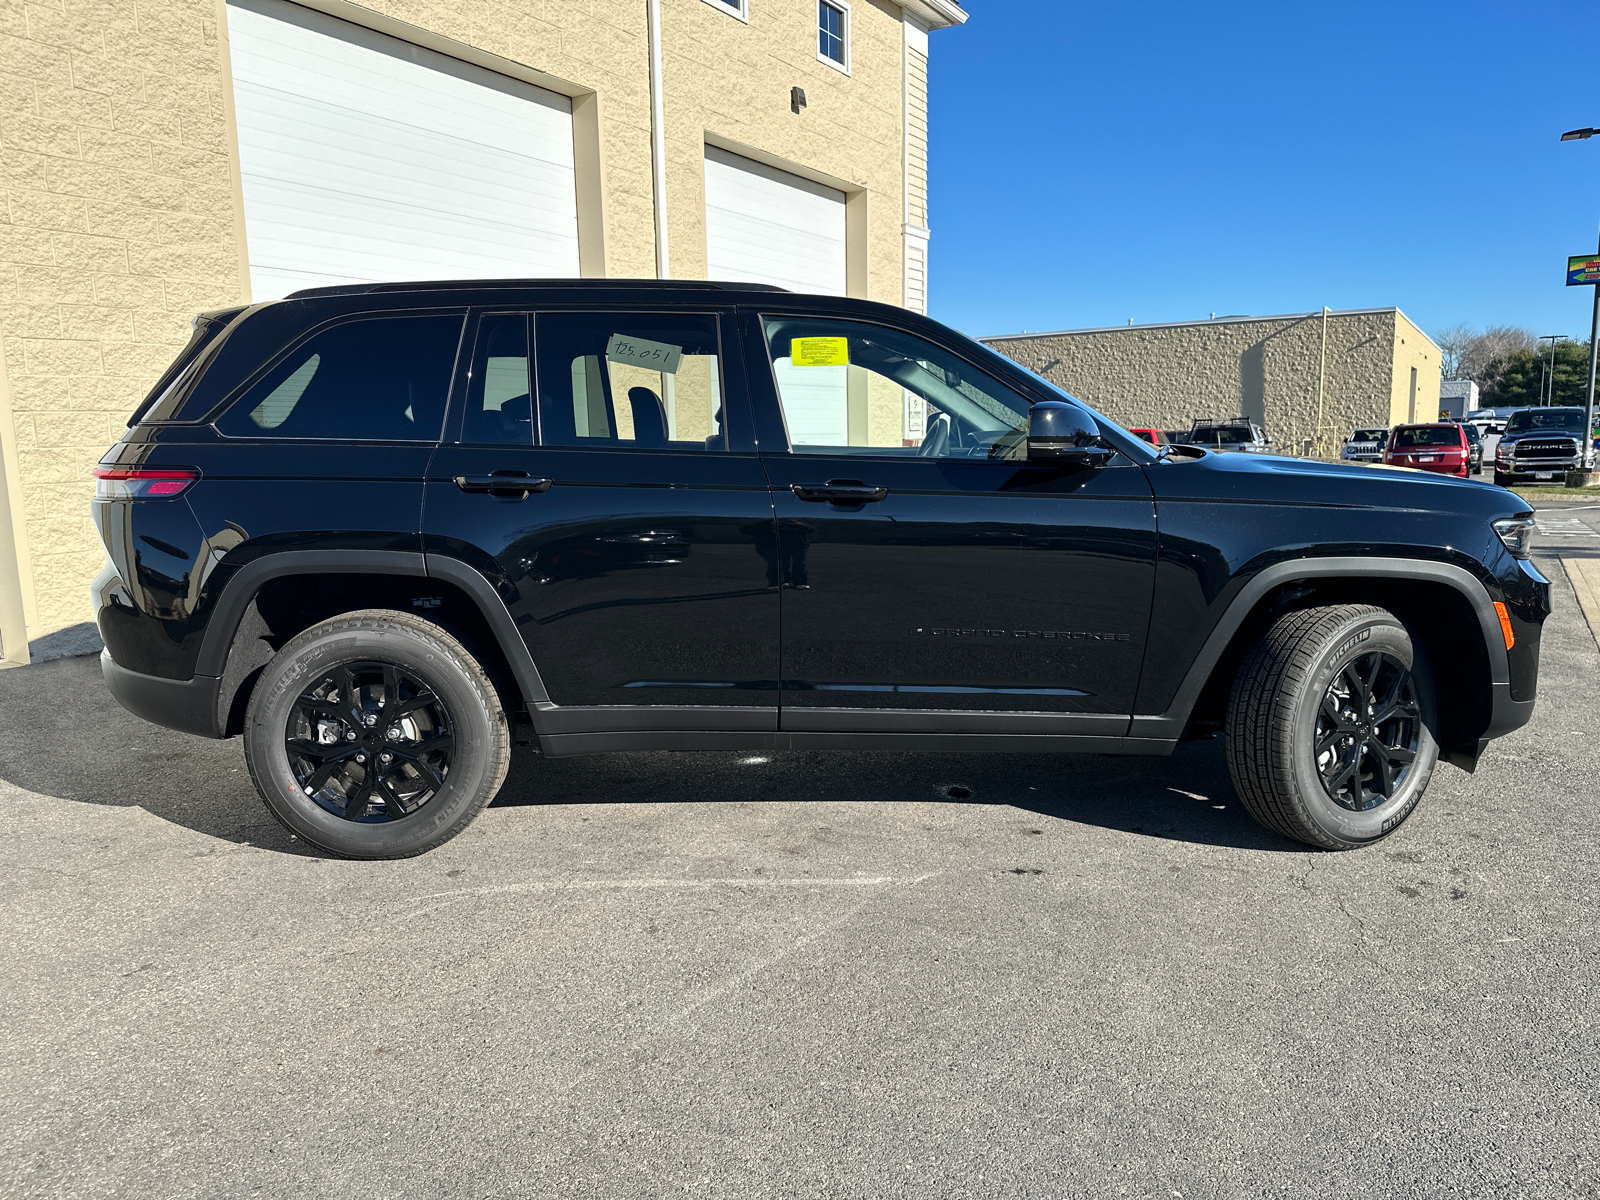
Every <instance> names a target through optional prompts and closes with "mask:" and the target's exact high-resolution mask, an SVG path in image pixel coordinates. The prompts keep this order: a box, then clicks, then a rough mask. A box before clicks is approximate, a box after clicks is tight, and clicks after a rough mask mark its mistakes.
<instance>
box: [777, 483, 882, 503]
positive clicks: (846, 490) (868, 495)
mask: <svg viewBox="0 0 1600 1200" xmlns="http://www.w3.org/2000/svg"><path fill="white" fill-rule="evenodd" d="M789 490H790V491H791V492H793V493H794V494H795V495H796V496H798V497H800V499H802V500H812V501H823V500H826V501H827V502H828V503H829V504H871V503H873V502H874V501H877V500H882V499H883V498H884V497H885V496H887V495H888V494H889V489H888V488H886V487H872V486H870V485H868V484H865V483H862V482H861V481H860V480H859V479H830V480H828V482H827V483H791V484H790V485H789Z"/></svg>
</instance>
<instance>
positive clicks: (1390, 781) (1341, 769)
mask: <svg viewBox="0 0 1600 1200" xmlns="http://www.w3.org/2000/svg"><path fill="white" fill-rule="evenodd" d="M1421 718H1422V709H1421V706H1420V705H1419V704H1418V702H1417V685H1416V682H1415V681H1414V680H1413V679H1412V677H1411V668H1410V667H1408V666H1407V665H1406V664H1405V663H1403V662H1401V661H1400V660H1399V659H1398V658H1396V657H1395V656H1394V655H1392V654H1389V653H1386V652H1384V651H1374V652H1373V653H1371V654H1365V655H1362V656H1361V657H1360V658H1357V659H1355V660H1354V661H1352V662H1349V663H1347V664H1345V666H1344V667H1343V669H1341V670H1340V671H1339V673H1338V674H1337V675H1335V676H1334V678H1333V680H1332V682H1330V683H1329V684H1328V688H1327V691H1326V692H1324V694H1323V697H1322V705H1321V707H1320V709H1319V710H1318V713H1317V732H1316V743H1315V746H1314V748H1313V754H1314V756H1315V759H1316V767H1317V774H1318V776H1320V777H1321V779H1322V787H1323V790H1324V791H1326V792H1327V793H1328V797H1329V799H1331V800H1332V801H1333V802H1334V803H1335V804H1337V805H1339V807H1341V808H1346V809H1349V810H1350V811H1351V812H1365V811H1366V810H1367V809H1369V808H1376V807H1378V806H1379V805H1380V804H1383V803H1384V802H1385V801H1388V800H1392V799H1393V798H1394V797H1395V796H1396V795H1397V794H1398V793H1399V791H1400V789H1401V788H1403V787H1404V786H1405V783H1406V779H1407V776H1408V775H1409V774H1410V771H1411V766H1412V764H1413V763H1414V762H1416V758H1417V745H1418V740H1419V731H1420V729H1421V724H1422V720H1421Z"/></svg>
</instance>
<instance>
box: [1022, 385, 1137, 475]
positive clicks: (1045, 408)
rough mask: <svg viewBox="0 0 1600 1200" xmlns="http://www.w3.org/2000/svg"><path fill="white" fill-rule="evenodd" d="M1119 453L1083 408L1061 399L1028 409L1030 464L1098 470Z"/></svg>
mask: <svg viewBox="0 0 1600 1200" xmlns="http://www.w3.org/2000/svg"><path fill="white" fill-rule="evenodd" d="M1115 453H1116V451H1115V450H1113V449H1112V448H1111V447H1109V446H1107V445H1106V444H1105V441H1104V439H1102V438H1101V436H1100V426H1099V425H1097V424H1095V420H1094V418H1093V417H1091V416H1090V415H1089V414H1088V413H1086V412H1084V411H1083V409H1081V408H1078V407H1077V406H1075V405H1072V404H1067V403H1065V402H1063V401H1060V400H1041V401H1039V402H1038V403H1037V404H1035V405H1033V406H1032V407H1030V408H1029V409H1028V461H1029V462H1040V463H1058V464H1061V465H1064V466H1066V465H1071V466H1092V467H1098V466H1103V465H1104V464H1105V463H1106V462H1107V461H1109V460H1110V458H1111V456H1112V455H1113V454H1115Z"/></svg>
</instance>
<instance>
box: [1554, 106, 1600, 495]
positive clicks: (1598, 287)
mask: <svg viewBox="0 0 1600 1200" xmlns="http://www.w3.org/2000/svg"><path fill="white" fill-rule="evenodd" d="M1597 133H1600V129H1594V128H1589V129H1569V130H1567V132H1565V133H1563V134H1562V135H1561V140H1562V141H1563V142H1586V141H1588V140H1589V139H1590V138H1592V137H1593V136H1594V135H1595V134H1597ZM1593 286H1594V316H1593V318H1592V319H1591V320H1590V322H1589V392H1588V398H1587V400H1586V401H1585V403H1584V406H1583V460H1582V461H1583V469H1584V470H1585V471H1593V470H1594V375H1595V356H1596V354H1597V353H1600V283H1597V284H1594V285H1593Z"/></svg>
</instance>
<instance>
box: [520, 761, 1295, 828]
mask: <svg viewBox="0 0 1600 1200" xmlns="http://www.w3.org/2000/svg"><path fill="white" fill-rule="evenodd" d="M851 801H867V802H872V803H879V804H901V805H908V806H910V805H917V806H923V805H927V804H930V803H931V804H946V805H949V804H957V805H985V806H1005V807H1010V808H1014V809H1017V810H1018V811H1019V812H1020V813H1027V814H1032V816H1034V817H1035V818H1037V822H1035V823H1036V824H1042V823H1043V822H1046V821H1065V822H1071V823H1075V824H1080V825H1093V826H1099V827H1101V828H1106V829H1117V830H1122V831H1123V832H1126V833H1135V834H1143V835H1145V836H1147V837H1154V838H1163V839H1170V840H1174V841H1184V842H1195V843H1201V844H1206V845H1216V846H1230V847H1237V848H1240V849H1251V850H1264V851H1271V852H1294V853H1304V852H1305V850H1306V847H1305V846H1302V845H1300V844H1299V843H1297V842H1292V841H1289V840H1288V839H1286V838H1282V837H1279V836H1278V835H1277V834H1274V833H1272V832H1270V831H1268V830H1266V829H1263V828H1262V827H1261V826H1259V825H1257V824H1256V823H1255V822H1254V821H1252V820H1251V819H1250V818H1249V816H1248V815H1247V814H1246V813H1245V811H1244V809H1243V807H1242V806H1241V805H1240V803H1239V801H1238V799H1237V798H1236V797H1235V796H1234V792H1233V784H1232V782H1231V781H1230V780H1229V778H1228V767H1227V763H1226V761H1225V760H1224V757H1223V746H1222V742H1221V741H1220V739H1219V740H1217V741H1210V742H1196V743H1192V744H1189V745H1184V746H1180V747H1179V748H1178V750H1177V752H1176V753H1175V754H1173V755H1172V757H1170V758H1143V757H1124V756H1120V755H1088V754H975V753H966V754H954V753H952V754H931V753H919V754H899V753H859V754H850V753H836V752H828V753H822V752H811V751H807V752H795V753H787V754H770V755H768V754H711V753H697V754H681V753H680V754H668V753H626V754H606V755H595V756H592V757H582V758H553V759H545V760H543V761H540V760H539V757H538V755H537V753H536V752H534V751H533V750H532V749H531V748H528V747H522V746H519V747H517V751H516V754H515V755H514V756H513V760H512V768H511V772H510V774H509V775H508V776H507V778H506V783H505V786H504V787H503V788H502V789H501V790H500V795H499V796H498V797H497V798H496V799H495V801H494V803H493V804H492V805H491V807H492V808H503V807H509V806H515V805H562V804H593V803H596V802H605V803H612V804H615V803H629V802H634V803H649V804H694V803H708V802H723V803H729V802H731V803H791V804H807V803H839V802H851Z"/></svg>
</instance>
